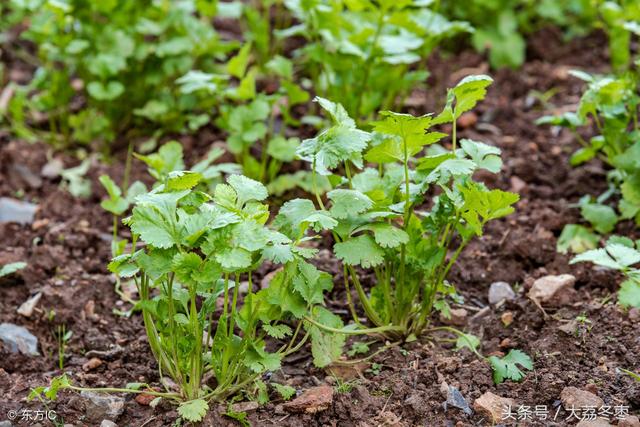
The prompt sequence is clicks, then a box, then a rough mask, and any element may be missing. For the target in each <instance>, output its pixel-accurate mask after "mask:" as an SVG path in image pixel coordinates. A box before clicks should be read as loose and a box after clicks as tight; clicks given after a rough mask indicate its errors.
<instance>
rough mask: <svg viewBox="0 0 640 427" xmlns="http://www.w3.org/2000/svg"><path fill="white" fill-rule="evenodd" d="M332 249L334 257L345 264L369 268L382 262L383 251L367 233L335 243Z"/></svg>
mask: <svg viewBox="0 0 640 427" xmlns="http://www.w3.org/2000/svg"><path fill="white" fill-rule="evenodd" d="M333 251H334V253H335V255H336V257H337V258H338V259H340V260H342V261H343V262H344V263H345V264H347V265H361V266H362V267H364V268H369V267H375V266H376V265H380V264H382V263H383V262H384V252H383V251H382V249H381V248H380V246H378V245H377V244H376V242H375V240H374V239H373V237H371V236H369V235H367V234H365V235H360V236H357V237H354V238H351V239H349V240H346V241H344V242H340V243H336V244H335V245H334V246H333Z"/></svg>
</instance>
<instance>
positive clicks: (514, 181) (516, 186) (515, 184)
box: [509, 175, 527, 193]
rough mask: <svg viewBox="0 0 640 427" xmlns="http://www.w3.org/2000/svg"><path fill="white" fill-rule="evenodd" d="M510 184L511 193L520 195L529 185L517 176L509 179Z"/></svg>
mask: <svg viewBox="0 0 640 427" xmlns="http://www.w3.org/2000/svg"><path fill="white" fill-rule="evenodd" d="M509 184H510V187H509V191H513V192H514V193H520V192H521V191H522V190H524V189H525V188H527V183H526V182H524V181H523V180H522V179H521V178H518V177H517V176H515V175H514V176H512V177H511V178H510V179H509Z"/></svg>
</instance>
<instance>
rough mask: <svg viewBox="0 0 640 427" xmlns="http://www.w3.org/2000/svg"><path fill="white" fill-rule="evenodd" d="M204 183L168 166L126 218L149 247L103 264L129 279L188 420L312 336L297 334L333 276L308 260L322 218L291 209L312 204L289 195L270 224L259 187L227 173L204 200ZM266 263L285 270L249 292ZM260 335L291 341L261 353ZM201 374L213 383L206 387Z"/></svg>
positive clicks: (150, 337) (270, 368) (325, 222)
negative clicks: (310, 232)
mask: <svg viewBox="0 0 640 427" xmlns="http://www.w3.org/2000/svg"><path fill="white" fill-rule="evenodd" d="M201 180H202V175H201V174H200V173H197V172H193V171H178V172H176V171H173V172H170V173H168V174H167V175H166V176H165V177H164V179H163V180H162V181H161V183H159V184H158V185H157V186H156V187H155V188H154V189H153V190H152V191H150V192H148V193H145V194H142V195H140V196H138V197H137V198H136V202H135V206H134V208H133V211H132V215H131V216H130V217H128V218H126V219H125V220H124V222H125V223H126V224H127V225H128V226H129V227H130V228H131V231H132V232H133V234H134V237H138V238H139V239H140V240H141V241H143V242H144V243H145V244H146V245H145V246H144V248H143V249H140V250H137V251H136V252H133V253H125V254H122V255H119V256H116V257H115V258H114V259H113V261H112V262H111V263H110V265H109V268H110V270H111V271H112V272H114V273H115V274H117V275H118V276H119V277H122V278H133V279H134V280H135V283H136V285H137V287H138V292H139V294H140V298H141V302H140V303H139V305H140V307H141V309H142V313H143V318H144V322H145V329H146V332H147V337H148V340H149V344H150V347H151V349H152V351H153V354H154V356H155V357H156V359H157V361H158V364H159V366H160V369H161V372H162V373H163V375H168V376H169V377H170V378H171V379H172V380H173V381H174V382H176V384H178V385H179V388H180V396H179V398H178V400H180V401H183V402H187V403H184V404H183V405H182V406H181V407H180V413H181V414H182V415H183V416H184V417H185V418H187V419H190V420H194V419H196V418H198V416H195V415H194V414H200V413H203V412H205V411H206V408H207V401H208V400H210V399H224V398H226V397H228V396H229V395H231V394H234V393H237V392H239V391H243V390H246V389H248V388H249V385H251V384H252V383H254V382H256V381H257V382H260V375H261V374H263V373H264V372H266V371H273V370H276V369H278V368H279V366H280V361H281V359H282V357H284V356H285V355H287V354H289V353H291V352H292V351H295V349H296V348H298V347H299V346H301V345H302V343H304V341H306V339H307V337H308V336H312V337H315V335H318V336H319V335H320V334H316V333H315V331H313V330H311V328H310V327H308V326H307V328H306V329H307V333H306V334H305V335H304V336H303V337H300V335H301V333H300V332H301V330H304V328H303V318H304V317H305V316H313V317H317V316H321V313H322V311H323V310H324V309H322V307H317V306H318V305H319V304H322V302H323V292H324V291H326V290H328V289H330V288H331V287H332V281H331V277H330V276H329V275H328V274H327V273H322V272H320V271H318V270H317V269H316V268H315V267H314V266H313V265H311V264H310V263H308V262H307V259H308V258H310V257H312V256H313V255H314V254H315V252H316V251H315V250H314V249H311V248H310V247H309V246H308V244H307V242H308V241H309V240H310V239H312V236H308V235H307V234H308V233H307V231H308V230H309V229H310V228H313V229H315V230H317V231H319V230H321V229H323V228H324V227H326V226H327V225H331V218H330V217H329V216H328V215H324V214H322V213H320V212H315V210H314V211H310V212H307V214H306V215H302V214H300V212H301V209H292V206H294V205H295V206H297V207H299V208H300V207H302V206H305V205H307V204H311V202H308V201H306V200H301V199H296V200H292V201H290V202H288V204H285V205H284V206H283V207H282V209H281V211H280V213H279V215H278V216H277V217H276V221H275V227H274V228H270V227H267V226H266V225H265V224H266V222H267V220H268V218H269V209H268V206H267V205H266V204H263V203H262V201H264V200H265V199H266V198H267V196H268V193H267V189H266V188H265V187H264V186H263V185H262V184H261V183H259V182H257V181H254V180H251V179H249V178H247V177H245V176H242V175H231V176H230V177H229V178H228V179H227V183H226V184H218V185H217V186H216V187H215V191H214V193H213V196H211V195H209V194H208V193H207V192H204V191H200V190H198V189H197V185H198V184H199V182H200V181H201ZM122 206H123V207H124V204H123V205H122ZM265 260H269V261H271V262H272V263H275V264H283V266H284V267H283V268H282V270H281V271H279V272H278V273H277V274H276V275H275V276H274V277H273V279H272V280H271V281H270V283H269V286H268V287H267V288H264V289H260V290H259V291H257V292H256V291H255V289H254V287H255V285H254V283H253V281H252V278H253V273H254V272H255V270H256V269H258V268H260V266H261V265H262V264H263V262H264V261H265ZM243 278H246V279H247V281H246V282H245V284H244V285H243V283H242V282H241V280H242V279H243ZM243 286H246V289H245V290H241V288H242V287H243ZM219 299H222V302H223V303H222V307H221V308H218V307H217V305H216V302H217V301H219ZM292 323H293V324H294V325H295V324H296V323H297V327H296V326H294V327H292V326H290V325H291V324H292ZM203 336H204V338H203ZM267 336H269V337H272V338H274V339H277V340H284V339H287V340H289V343H288V344H286V343H285V344H284V345H283V346H282V347H280V348H279V349H278V350H277V351H273V352H272V351H268V350H267V349H266V347H265V338H266V337H267ZM297 341H299V342H297ZM205 375H213V377H214V378H215V383H216V385H215V387H213V388H212V387H209V386H208V385H205V384H203V382H202V380H203V377H204V376H205ZM196 402H197V403H196Z"/></svg>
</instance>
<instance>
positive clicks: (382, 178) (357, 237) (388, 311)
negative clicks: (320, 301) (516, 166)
mask: <svg viewBox="0 0 640 427" xmlns="http://www.w3.org/2000/svg"><path fill="white" fill-rule="evenodd" d="M491 81H492V80H491V78H490V77H488V76H482V75H481V76H470V77H467V78H465V79H463V80H462V81H461V82H460V83H458V85H456V87H454V88H453V89H450V90H449V93H448V97H447V104H446V106H445V108H444V110H443V111H442V113H440V114H439V115H438V116H435V117H434V116H431V115H426V116H421V117H414V116H411V115H407V114H399V113H393V112H389V111H385V112H382V113H380V115H381V116H382V119H381V120H379V121H375V122H373V123H372V131H371V132H366V131H363V130H361V129H358V128H357V127H356V124H355V122H354V120H353V119H351V118H350V117H349V115H348V114H347V112H346V110H345V109H344V108H343V107H342V106H341V105H340V104H334V103H332V102H329V101H327V100H325V99H322V98H320V99H318V102H319V104H320V105H321V106H322V107H323V108H324V109H325V110H326V111H327V112H328V113H329V114H330V115H331V117H332V120H333V126H332V127H331V128H329V129H327V130H325V131H323V132H322V133H321V134H319V135H318V136H317V137H315V138H312V139H309V140H305V141H304V142H303V143H302V144H301V146H300V149H299V150H298V154H299V155H300V157H301V158H303V159H304V160H306V161H308V162H309V163H310V164H311V166H312V172H313V173H314V174H321V175H327V174H330V173H331V171H334V170H336V169H337V168H338V167H344V170H345V172H346V178H343V179H342V182H341V185H340V186H339V187H338V188H336V189H333V190H332V191H329V192H328V193H327V197H328V199H329V201H330V206H329V207H328V208H326V209H325V207H324V202H323V201H322V199H321V198H320V196H319V195H318V194H317V195H316V196H317V200H318V203H319V204H320V207H321V208H322V210H323V211H326V212H327V213H328V214H329V215H330V216H331V218H333V220H334V221H335V222H336V225H335V226H333V227H331V229H332V231H333V236H334V239H335V245H334V247H333V250H334V253H335V256H336V257H337V258H338V259H340V260H341V261H342V263H343V267H344V275H345V285H346V287H347V295H350V286H351V285H353V286H354V287H355V290H356V291H357V294H358V298H359V301H360V304H361V306H362V308H363V310H364V312H365V313H366V315H367V317H368V318H369V320H370V321H371V323H372V324H373V325H375V327H376V328H377V329H376V332H380V333H384V334H385V335H387V336H388V337H390V338H407V337H411V336H417V335H419V334H420V333H422V332H423V331H424V330H425V329H426V328H428V326H429V322H430V315H431V313H432V311H433V310H434V309H436V310H440V311H443V312H444V313H445V315H446V313H447V311H448V302H447V297H448V296H454V295H455V289H454V287H453V286H452V285H451V284H449V283H448V282H447V280H446V278H447V274H448V272H449V270H450V269H451V267H452V265H453V264H454V263H455V261H456V258H457V257H458V255H459V254H460V252H461V251H462V250H463V248H464V247H465V246H466V245H467V243H468V242H469V241H470V240H471V239H472V238H473V237H474V236H481V235H482V231H483V227H484V225H485V224H486V223H487V222H489V221H491V220H494V219H497V218H501V217H503V216H505V215H508V214H510V213H511V212H512V211H513V207H512V205H513V204H514V203H515V202H516V201H517V200H518V195H517V194H513V193H508V192H504V191H501V190H490V189H488V188H487V187H485V186H484V185H483V184H482V183H479V182H475V181H474V180H473V179H472V175H473V173H474V171H476V170H479V169H485V170H488V171H490V172H493V173H497V172H499V170H500V168H501V165H502V163H501V160H500V150H499V149H498V148H496V147H493V146H490V145H487V144H484V143H481V142H476V141H472V140H462V141H460V148H458V146H457V141H456V126H455V123H456V120H457V119H458V118H459V117H460V116H461V115H462V114H463V113H464V112H466V111H469V110H470V109H472V108H473V107H474V106H475V105H476V103H477V102H478V101H479V100H481V99H483V98H484V96H485V94H486V87H487V86H489V84H491ZM444 123H452V124H453V133H452V141H451V148H450V149H447V148H445V147H444V146H443V145H439V144H437V143H438V142H439V141H440V140H442V139H443V138H444V137H445V136H446V134H444V133H441V132H438V131H434V130H432V129H431V128H432V127H433V126H435V125H438V124H444ZM365 162H366V163H367V166H369V165H374V164H375V165H377V167H365ZM354 167H355V168H357V169H361V172H359V173H357V174H354V175H352V174H351V169H352V168H354ZM449 254H450V255H449ZM357 267H362V268H364V269H372V270H373V273H374V274H375V277H376V281H375V283H376V285H375V286H374V287H373V288H372V289H371V292H370V294H369V295H367V294H366V293H365V291H364V288H363V286H362V284H361V283H360V279H359V275H358V270H357ZM349 306H350V308H351V311H352V313H353V318H354V321H355V322H356V323H359V320H358V317H357V315H356V310H355V307H354V305H353V304H352V301H351V300H349ZM330 326H332V327H334V326H333V325H330ZM337 353H338V354H339V352H337Z"/></svg>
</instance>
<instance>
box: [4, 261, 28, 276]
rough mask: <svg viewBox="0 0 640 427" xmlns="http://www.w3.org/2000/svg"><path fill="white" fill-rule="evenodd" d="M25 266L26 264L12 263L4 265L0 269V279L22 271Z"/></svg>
mask: <svg viewBox="0 0 640 427" xmlns="http://www.w3.org/2000/svg"><path fill="white" fill-rule="evenodd" d="M26 266H27V263H26V262H21V261H19V262H12V263H9V264H5V265H3V266H2V268H0V277H4V276H8V275H10V274H13V273H15V272H16V271H18V270H22V269H23V268H25V267H26Z"/></svg>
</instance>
